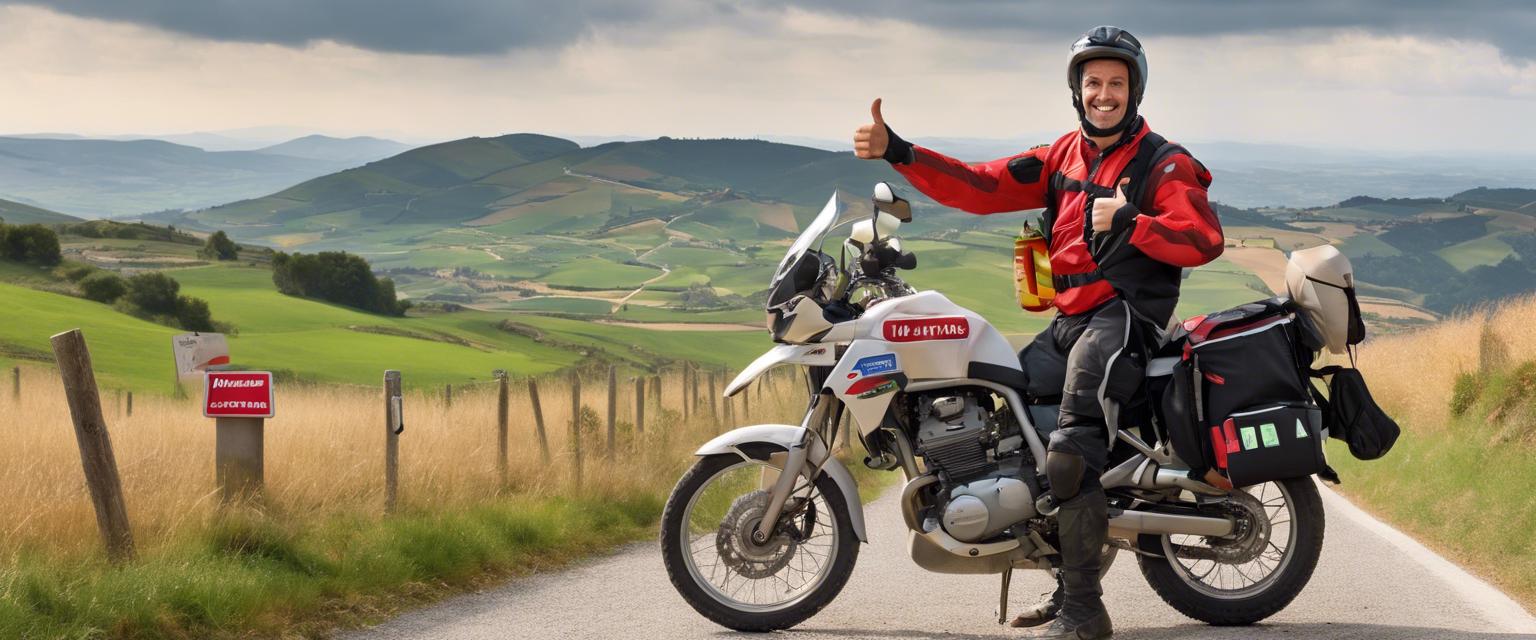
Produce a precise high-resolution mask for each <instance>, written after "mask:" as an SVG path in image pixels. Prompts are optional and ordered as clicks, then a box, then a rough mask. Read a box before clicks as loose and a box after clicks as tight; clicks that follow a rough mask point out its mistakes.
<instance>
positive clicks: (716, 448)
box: [693, 424, 869, 542]
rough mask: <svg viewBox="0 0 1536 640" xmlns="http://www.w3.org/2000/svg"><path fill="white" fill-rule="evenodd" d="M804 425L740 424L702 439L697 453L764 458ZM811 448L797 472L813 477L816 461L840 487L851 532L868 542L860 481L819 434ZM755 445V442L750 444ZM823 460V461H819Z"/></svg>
mask: <svg viewBox="0 0 1536 640" xmlns="http://www.w3.org/2000/svg"><path fill="white" fill-rule="evenodd" d="M805 431H806V429H805V427H797V426H794V425H788V424H759V425H753V426H750V427H741V428H739V429H734V430H732V431H728V432H726V433H723V434H720V435H719V436H716V437H715V439H713V440H710V441H709V442H706V443H704V446H702V447H699V450H698V451H695V452H693V454H694V455H696V456H712V455H715V454H720V453H730V454H734V455H738V456H741V458H742V459H743V460H762V461H765V462H766V461H767V460H768V456H769V455H771V454H772V453H775V452H778V451H789V448H790V447H792V446H794V445H795V443H797V442H799V441H800V438H801V436H802V434H804V433H805ZM810 442H811V444H810V446H811V450H810V451H809V452H808V455H807V457H806V462H807V468H805V469H801V470H800V471H799V473H800V474H801V475H804V476H806V479H807V480H812V481H814V480H815V479H814V478H811V477H810V472H811V469H813V468H815V465H822V467H821V471H822V473H825V474H827V476H828V477H830V478H832V481H833V482H834V483H836V484H837V488H838V489H839V490H840V491H842V494H843V503H844V504H846V505H848V521H849V522H851V523H852V524H853V533H854V535H855V536H858V538H859V541H860V542H869V535H868V534H867V533H866V532H865V529H864V503H863V502H862V501H860V500H859V485H858V484H857V483H855V482H854V480H853V474H852V473H849V472H848V467H845V466H843V463H842V461H840V460H838V459H837V458H836V457H834V456H832V455H831V453H830V452H829V451H827V445H826V444H825V443H823V442H822V441H821V438H811V439H810ZM753 445H756V446H753ZM823 461H825V464H822V463H823Z"/></svg>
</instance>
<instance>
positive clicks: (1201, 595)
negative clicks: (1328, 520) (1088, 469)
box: [1137, 477, 1323, 626]
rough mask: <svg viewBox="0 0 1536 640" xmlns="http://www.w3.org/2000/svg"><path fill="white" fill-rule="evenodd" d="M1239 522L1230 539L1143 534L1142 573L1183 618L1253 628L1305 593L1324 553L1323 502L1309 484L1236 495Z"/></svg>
mask: <svg viewBox="0 0 1536 640" xmlns="http://www.w3.org/2000/svg"><path fill="white" fill-rule="evenodd" d="M1225 508H1226V509H1227V510H1228V511H1229V514H1230V515H1232V516H1233V517H1234V519H1235V520H1236V521H1237V523H1238V529H1237V531H1235V532H1234V533H1233V535H1231V536H1228V537H1225V538H1208V537H1203V536H1186V535H1174V536H1156V535H1142V536H1140V539H1139V541H1138V543H1139V545H1140V546H1141V550H1142V551H1143V552H1144V554H1143V555H1139V556H1138V557H1137V561H1138V562H1139V563H1140V565H1141V574H1142V576H1143V577H1144V578H1146V580H1147V584H1149V585H1151V586H1152V590H1153V591H1156V592H1157V595H1158V596H1159V597H1161V598H1162V599H1163V601H1164V602H1167V603H1168V604H1169V606H1172V607H1173V608H1174V609H1177V610H1178V611H1179V613H1182V614H1184V615H1186V616H1189V617H1191V618H1194V619H1196V620H1199V621H1201V622H1204V623H1207V624H1213V625H1222V626H1230V625H1248V624H1253V623H1255V622H1258V621H1260V620H1263V619H1264V618H1267V617H1269V616H1272V615H1274V614H1275V613H1278V612H1279V611H1280V610H1281V609H1284V608H1285V607H1286V605H1288V604H1290V603H1291V600H1293V599H1294V598H1295V597H1296V596H1297V594H1299V593H1301V590H1302V588H1303V587H1305V586H1307V581H1308V580H1310V579H1311V578H1312V570H1313V569H1314V568H1316V567H1317V558H1318V555H1319V554H1321V553H1322V550H1323V501H1322V497H1321V496H1319V495H1318V492H1317V485H1316V484H1314V483H1313V481H1312V479H1311V478H1310V477H1307V478H1296V479H1291V480H1281V481H1278V482H1268V483H1264V484H1261V485H1257V486H1253V487H1247V488H1245V489H1243V490H1241V491H1234V492H1233V493H1232V499H1231V500H1230V501H1229V502H1228V503H1227V504H1226V505H1225Z"/></svg>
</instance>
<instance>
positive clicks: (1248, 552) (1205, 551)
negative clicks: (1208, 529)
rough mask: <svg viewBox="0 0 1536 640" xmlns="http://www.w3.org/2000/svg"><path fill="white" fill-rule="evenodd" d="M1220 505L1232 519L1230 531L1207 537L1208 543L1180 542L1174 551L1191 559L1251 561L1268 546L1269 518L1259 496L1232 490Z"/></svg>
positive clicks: (1233, 562)
mask: <svg viewBox="0 0 1536 640" xmlns="http://www.w3.org/2000/svg"><path fill="white" fill-rule="evenodd" d="M1222 509H1223V510H1225V511H1226V512H1227V513H1228V514H1229V515H1231V516H1232V517H1233V519H1234V521H1235V524H1234V530H1233V532H1232V535H1230V536H1224V537H1219V538H1218V537H1206V538H1205V539H1204V540H1205V543H1206V545H1208V546H1204V547H1195V546H1188V545H1179V546H1178V548H1177V550H1176V551H1175V554H1176V555H1177V556H1178V557H1180V558H1188V559H1190V560H1215V561H1216V562H1219V563H1222V564H1245V563H1248V562H1252V561H1253V560H1254V559H1255V558H1258V557H1259V556H1260V555H1262V554H1263V553H1264V550H1265V549H1267V548H1269V535H1270V522H1269V515H1268V512H1267V511H1265V510H1264V505H1263V504H1262V503H1260V502H1259V499H1258V498H1255V497H1253V496H1252V495H1251V494H1249V493H1248V492H1246V491H1234V492H1232V494H1231V495H1230V496H1229V497H1228V499H1227V502H1226V503H1225V504H1223V505H1222Z"/></svg>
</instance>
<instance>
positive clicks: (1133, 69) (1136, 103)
mask: <svg viewBox="0 0 1536 640" xmlns="http://www.w3.org/2000/svg"><path fill="white" fill-rule="evenodd" d="M1100 58H1111V59H1115V60H1120V61H1122V62H1124V63H1125V66H1126V68H1128V69H1129V70H1130V75H1131V105H1130V108H1128V109H1126V112H1125V118H1123V119H1121V120H1120V123H1119V124H1117V125H1115V126H1113V127H1111V128H1108V129H1100V128H1098V127H1095V126H1093V124H1091V123H1089V122H1088V117H1087V114H1086V113H1085V112H1084V107H1083V64H1084V63H1086V62H1088V61H1089V60H1097V59H1100ZM1067 86H1068V87H1070V88H1071V89H1072V106H1073V108H1075V109H1077V118H1078V121H1079V122H1081V123H1082V126H1083V130H1084V131H1086V132H1088V134H1089V135H1095V136H1107V135H1114V134H1116V133H1119V132H1120V131H1121V130H1123V129H1125V127H1126V125H1129V124H1130V123H1132V122H1134V121H1135V120H1136V112H1137V108H1138V107H1140V106H1141V98H1142V96H1143V95H1145V94H1146V91H1147V54H1146V52H1145V51H1143V50H1142V48H1141V41H1139V40H1137V39H1136V36H1133V35H1131V32H1129V31H1126V30H1124V29H1121V28H1120V27H1112V26H1100V27H1094V28H1093V30H1091V31H1089V32H1088V33H1085V34H1083V36H1082V37H1081V38H1078V39H1077V42H1074V43H1072V59H1071V60H1070V61H1069V62H1068V63H1067Z"/></svg>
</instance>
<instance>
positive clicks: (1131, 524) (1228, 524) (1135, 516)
mask: <svg viewBox="0 0 1536 640" xmlns="http://www.w3.org/2000/svg"><path fill="white" fill-rule="evenodd" d="M1143 533H1147V534H1152V535H1164V536H1166V535H1179V534H1182V535H1191V536H1212V537H1217V538H1220V537H1224V536H1229V535H1232V521H1231V520H1228V519H1226V518H1206V517H1202V516H1181V515H1176V514H1172V513H1157V512H1153V511H1122V512H1120V514H1119V515H1115V516H1113V517H1111V518H1110V519H1109V535H1110V536H1112V537H1116V538H1127V539H1132V538H1133V536H1136V535H1138V534H1143Z"/></svg>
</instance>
